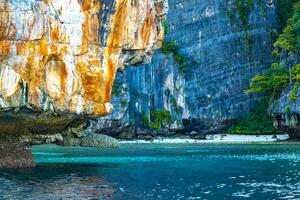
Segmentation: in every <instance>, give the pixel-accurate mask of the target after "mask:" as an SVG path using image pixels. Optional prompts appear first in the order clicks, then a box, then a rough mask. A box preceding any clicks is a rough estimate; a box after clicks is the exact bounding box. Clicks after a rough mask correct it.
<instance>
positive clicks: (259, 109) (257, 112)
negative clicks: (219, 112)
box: [227, 98, 278, 134]
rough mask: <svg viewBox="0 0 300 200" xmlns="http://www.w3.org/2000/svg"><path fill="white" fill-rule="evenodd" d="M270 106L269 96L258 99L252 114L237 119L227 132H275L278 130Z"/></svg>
mask: <svg viewBox="0 0 300 200" xmlns="http://www.w3.org/2000/svg"><path fill="white" fill-rule="evenodd" d="M268 106H269V100H268V98H263V99H262V100H260V101H258V102H257V104H256V106H255V107H254V109H252V110H251V112H250V114H249V115H247V116H246V117H244V118H242V119H240V120H239V121H237V123H236V124H235V125H234V126H233V127H231V128H230V129H229V130H228V131H227V132H228V133H231V134H274V133H276V132H278V131H277V130H276V128H275V127H274V125H273V121H272V117H271V116H270V115H269V113H268Z"/></svg>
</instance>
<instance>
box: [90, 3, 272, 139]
mask: <svg viewBox="0 0 300 200" xmlns="http://www.w3.org/2000/svg"><path fill="white" fill-rule="evenodd" d="M235 2H239V1H232V0H198V1H181V0H169V12H168V16H167V21H168V22H169V24H170V30H169V33H168V35H167V38H166V41H175V42H176V43H177V44H178V47H179V49H178V51H179V53H180V54H181V55H182V57H183V58H184V60H185V63H186V64H187V66H186V68H184V67H182V66H181V64H180V63H179V62H178V60H180V57H178V56H177V57H174V56H173V55H172V53H170V54H168V55H164V54H163V53H162V52H157V53H156V54H155V56H154V57H153V59H152V62H151V63H150V64H147V65H146V66H145V67H142V68H136V67H130V68H127V69H126V70H125V71H124V72H123V73H119V74H118V75H117V77H118V78H117V79H116V84H115V85H116V86H115V88H116V92H115V96H114V97H113V100H112V101H113V104H114V106H115V111H114V112H113V114H112V115H110V116H107V117H106V118H105V119H103V118H102V119H100V120H98V121H94V122H93V127H94V128H95V129H96V130H98V131H99V132H102V133H104V132H106V133H109V134H112V135H119V136H121V137H122V136H125V137H131V136H136V134H137V135H139V136H140V135H141V134H146V135H147V136H149V135H157V134H163V135H166V134H173V133H174V132H178V131H179V132H181V133H190V132H193V131H195V132H198V133H208V132H218V133H219V132H220V131H222V130H224V129H225V128H226V127H228V126H230V125H231V124H232V123H231V122H233V121H234V120H235V119H238V118H240V117H242V116H245V115H246V114H247V113H248V112H249V109H250V108H251V107H252V106H253V105H254V103H255V101H256V100H257V98H258V96H257V95H247V94H245V91H246V90H247V89H248V87H249V81H250V79H251V78H252V77H253V76H255V75H257V74H260V72H261V71H262V70H264V69H266V68H267V67H269V66H270V64H271V63H272V54H271V51H272V41H271V32H272V30H273V29H276V28H277V13H276V4H275V2H276V1H267V0H263V1H260V0H255V1H253V5H251V6H249V8H247V9H248V10H249V13H248V15H247V14H244V15H246V16H242V17H241V16H239V15H238V11H237V10H235V8H234V4H235ZM249 2H251V1H249ZM272 2H274V3H272ZM247 9H245V10H247ZM240 18H242V19H246V20H244V21H242V20H240ZM174 58H175V59H174ZM159 110H165V111H170V114H171V123H170V124H168V126H167V129H164V130H155V129H154V130H153V129H152V130H145V128H149V127H147V124H145V123H144V119H145V118H146V117H147V118H148V120H151V118H152V120H155V119H153V118H154V117H153V116H151V112H155V111H159ZM143 118H144V119H143ZM172 132H173V133H172ZM123 133H125V134H123ZM126 133H127V134H126ZM128 133H130V134H129V135H128Z"/></svg>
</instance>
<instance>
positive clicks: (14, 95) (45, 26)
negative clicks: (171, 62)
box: [0, 0, 167, 127]
mask: <svg viewBox="0 0 300 200" xmlns="http://www.w3.org/2000/svg"><path fill="white" fill-rule="evenodd" d="M166 12H167V1H166V0H138V1H137V0H114V1H111V0H67V1H61V0H42V1H40V0H30V1H28V0H3V1H1V2H0V14H1V16H0V109H1V114H0V115H1V116H2V117H1V118H4V119H5V117H8V116H9V117H8V118H9V119H11V122H12V124H13V123H14V120H15V119H18V120H17V121H18V122H21V121H23V118H22V116H24V115H25V116H27V115H28V116H30V117H29V118H27V119H26V120H28V119H31V118H33V121H31V120H28V123H29V124H30V123H31V122H33V123H32V125H29V126H34V125H35V126H40V125H44V126H46V125H45V124H47V123H45V120H46V121H47V117H45V116H50V115H51V116H52V117H51V118H50V117H49V119H52V118H53V120H49V127H51V126H52V125H55V124H61V123H62V122H63V124H66V123H65V122H68V123H70V122H71V121H72V120H74V119H78V118H80V119H82V118H86V117H99V116H103V115H107V114H109V113H110V112H111V111H112V105H111V103H110V98H111V90H112V85H113V82H114V79H115V75H116V71H117V70H118V69H120V68H123V67H124V66H126V65H134V64H137V63H146V62H148V61H149V60H150V58H151V55H152V54H153V52H154V51H155V50H156V49H158V48H159V47H160V46H161V44H162V41H163V38H164V30H163V26H162V21H163V20H164V19H165V16H166ZM45 113H50V114H46V115H45ZM26 114H27V115H26ZM53 116H54V117H53ZM26 120H25V121H26ZM0 121H1V120H0ZM52 122H53V123H52ZM39 124H40V125H39Z"/></svg>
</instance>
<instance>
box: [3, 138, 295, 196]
mask: <svg viewBox="0 0 300 200" xmlns="http://www.w3.org/2000/svg"><path fill="white" fill-rule="evenodd" d="M33 152H34V156H35V159H36V161H37V163H38V167H37V168H34V169H26V170H5V171H0V199H9V200H10V199H49V200H50V199H51V200H52V199H116V200H118V199H125V200H131V199H132V200H135V199H137V200H138V199H143V200H144V199H145V200H148V199H149V200H151V199H153V200H157V199H168V200H171V199H188V200H193V199H263V200H265V199H300V145H297V144H293V145H292V144H290V145H279V144H276V145H274V144H273V145H203V144H201V145H200V144H195V145H171V144H164V145H160V144H155V145H154V144H131V145H130V144H128V145H122V146H121V147H120V148H119V149H108V150H101V149H96V148H79V147H68V148H64V147H58V146H53V145H51V146H49V145H46V146H37V147H34V148H33Z"/></svg>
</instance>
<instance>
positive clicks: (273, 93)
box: [247, 1, 300, 100]
mask: <svg viewBox="0 0 300 200" xmlns="http://www.w3.org/2000/svg"><path fill="white" fill-rule="evenodd" d="M279 2H282V1H279ZM284 13H285V12H284ZM299 53H300V1H297V2H296V3H295V4H294V6H293V15H292V16H291V17H290V18H289V19H288V21H287V23H286V27H285V28H284V29H283V32H282V33H281V34H280V35H279V37H278V39H277V40H276V42H275V43H274V50H273V54H274V56H275V57H276V60H277V61H276V62H275V63H273V64H272V65H271V67H270V68H269V69H267V70H265V71H264V72H263V73H262V74H261V75H258V76H255V77H254V78H252V80H251V83H250V89H249V90H248V91H247V93H265V94H266V95H268V96H270V98H272V99H276V98H277V97H278V96H279V94H280V93H281V91H282V90H283V89H284V88H286V87H287V86H288V85H289V84H291V85H293V92H292V93H291V94H290V95H289V98H290V99H292V100H296V99H297V98H298V95H297V93H298V88H299V85H300V65H299V64H298V63H295V61H296V60H297V59H294V57H298V56H299ZM291 60H292V61H291Z"/></svg>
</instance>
